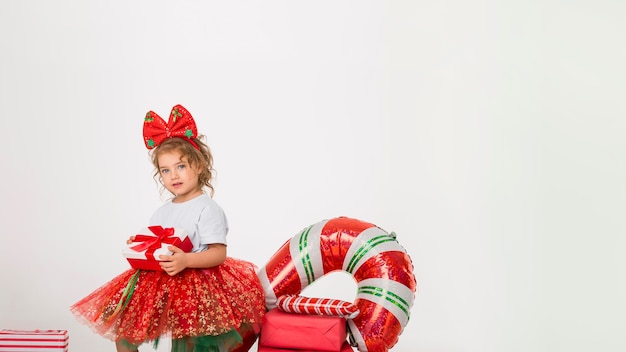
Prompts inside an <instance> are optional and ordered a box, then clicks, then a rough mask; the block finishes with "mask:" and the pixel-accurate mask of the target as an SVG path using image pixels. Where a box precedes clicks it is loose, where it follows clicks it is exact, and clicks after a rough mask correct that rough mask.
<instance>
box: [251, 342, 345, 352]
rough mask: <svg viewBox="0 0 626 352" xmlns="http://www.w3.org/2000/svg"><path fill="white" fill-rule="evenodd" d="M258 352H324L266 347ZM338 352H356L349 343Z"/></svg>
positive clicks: (262, 347)
mask: <svg viewBox="0 0 626 352" xmlns="http://www.w3.org/2000/svg"><path fill="white" fill-rule="evenodd" d="M257 351H258V352H323V351H320V350H302V349H297V350H295V349H284V348H274V347H266V346H259V349H258V350H257ZM338 352H354V349H353V348H352V347H351V346H350V344H349V343H348V341H346V342H344V343H343V346H341V350H339V351H338Z"/></svg>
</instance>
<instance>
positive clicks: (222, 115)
mask: <svg viewBox="0 0 626 352" xmlns="http://www.w3.org/2000/svg"><path fill="white" fill-rule="evenodd" d="M625 11H626V6H625V5H624V2H622V1H609V0H593V1H591V0H588V1H585V0H581V1H556V0H547V1H546V0H541V1H539V0H531V1H487V0H479V1H463V0H451V1H443V2H441V1H438V2H435V1H388V2H383V1H315V2H304V1H299V2H298V1H263V2H254V1H154V0H151V1H119V0H116V1H99V2H96V1H91V2H88V1H80V0H72V1H69V0H68V1H43V0H41V1H21V0H2V1H0V106H1V107H2V112H1V113H0V115H1V119H2V127H1V128H0V153H1V166H2V171H1V175H2V176H0V180H1V182H0V192H1V193H0V196H1V198H0V216H1V221H0V226H1V228H2V230H3V233H2V236H0V249H1V250H2V253H3V254H2V255H1V256H0V270H1V274H0V287H1V288H0V295H1V299H0V329H2V328H5V329H68V330H69V332H70V341H71V342H70V346H71V350H72V351H74V352H81V351H112V350H113V349H114V348H113V345H112V343H111V342H110V341H108V340H105V339H103V338H101V337H99V336H97V335H95V334H93V333H91V331H90V330H89V329H88V328H86V327H84V326H82V325H79V324H78V323H77V322H76V321H75V320H74V318H73V317H72V316H71V314H70V312H69V310H68V307H69V306H70V305H71V304H72V303H74V302H75V301H76V300H78V299H80V298H81V297H83V296H85V295H86V294H88V293H89V292H91V291H92V290H93V289H95V288H97V287H98V286H99V285H101V284H103V283H104V282H106V281H108V280H109V279H111V278H112V277H113V276H114V275H117V274H118V273H120V272H121V271H122V270H125V269H126V268H127V266H128V265H127V263H126V262H125V260H124V259H123V257H122V256H121V254H120V250H121V246H122V245H123V244H124V241H125V240H126V238H127V237H128V236H129V234H131V233H133V232H134V231H136V230H137V229H138V228H140V227H142V226H143V225H144V224H145V222H146V221H147V219H148V217H149V215H150V214H151V212H152V211H153V210H154V209H155V208H156V207H157V206H159V205H160V204H161V202H162V200H163V199H162V198H161V197H160V195H159V193H158V190H157V186H156V185H155V183H154V182H153V180H152V176H151V175H152V169H151V166H150V163H149V161H148V157H147V151H146V150H145V149H144V146H143V142H142V139H141V128H142V122H143V116H144V114H145V113H146V112H147V111H148V110H154V111H156V112H157V113H159V114H160V115H161V116H164V117H167V114H168V113H169V111H170V109H171V107H172V106H173V105H175V104H179V103H180V104H183V105H184V106H186V107H187V108H188V109H189V110H190V111H191V113H192V114H193V115H194V117H195V118H196V120H197V123H198V127H199V129H200V131H201V132H202V133H204V134H205V135H206V136H207V138H208V142H209V144H210V146H211V148H212V150H213V152H214V155H215V166H216V168H217V171H218V178H217V182H216V195H215V199H216V200H217V201H218V202H219V203H220V204H221V205H222V206H223V207H224V209H225V210H226V212H227V215H228V217H229V220H230V225H231V232H230V234H229V241H230V242H229V255H231V256H233V257H239V258H244V259H247V260H249V261H252V262H254V263H255V264H257V265H259V266H262V265H263V264H265V263H266V262H267V260H268V259H269V258H270V257H271V256H272V255H273V254H274V252H275V251H276V250H277V249H278V248H279V247H280V245H281V244H282V243H283V242H284V241H286V240H287V239H288V238H290V237H291V236H292V235H294V234H295V233H296V232H298V231H300V230H301V229H302V228H303V227H305V226H307V225H310V224H312V223H315V222H318V221H320V220H322V219H327V218H331V217H335V216H340V215H345V216H350V217H355V218H360V219H363V220H366V221H369V222H373V223H375V224H377V225H379V226H381V227H383V228H385V229H387V230H389V231H392V230H393V231H395V232H396V233H397V234H398V239H399V241H400V243H401V244H402V245H403V246H404V247H405V248H406V249H407V251H408V252H409V254H410V255H411V257H412V259H413V263H414V265H415V274H416V276H417V278H418V280H419V284H420V287H419V293H418V295H417V297H416V301H415V305H414V307H413V310H412V317H411V321H410V322H409V324H408V325H407V327H406V329H405V331H404V332H403V334H402V335H401V336H400V339H399V342H398V344H397V345H396V346H395V347H394V348H393V350H394V351H399V352H402V351H404V352H409V351H425V352H442V351H446V352H448V351H482V352H484V351H493V352H496V351H497V352H500V351H590V350H594V351H624V350H625V349H626V338H625V337H624V336H626V335H624V334H623V332H624V330H625V328H626V320H625V319H624V316H626V314H625V313H626V306H625V304H624V297H625V296H626V275H625V274H626V270H625V268H626V259H625V257H626V256H625V255H624V252H625V250H626V239H625V236H624V232H625V230H626V224H625V221H624V218H625V217H624V214H625V211H626V195H625V190H626V189H625V185H626V158H625V157H624V148H625V147H626V138H625V137H624V136H625V134H626V114H625V113H626V104H625V103H624V95H625V94H624V93H626V85H625V84H624V82H625V81H626V71H625V69H624V62H626V50H625V49H624V45H623V44H624V43H623V42H624V33H625V30H626V25H624V21H623V19H624V15H625ZM325 279H326V280H322V281H319V282H316V283H315V284H314V286H311V288H310V289H311V292H310V293H311V295H313V294H319V295H324V296H334V297H337V298H343V299H349V300H351V299H353V298H354V296H355V295H356V292H355V288H354V287H355V286H354V283H353V282H352V281H351V278H350V277H347V276H342V275H333V276H330V277H327V278H325ZM166 348H167V346H163V348H160V350H166ZM145 350H146V351H148V350H150V349H149V348H148V349H145Z"/></svg>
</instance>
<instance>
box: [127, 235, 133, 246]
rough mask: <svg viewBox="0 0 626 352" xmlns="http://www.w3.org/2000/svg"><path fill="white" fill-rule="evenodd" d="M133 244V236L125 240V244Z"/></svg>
mask: <svg viewBox="0 0 626 352" xmlns="http://www.w3.org/2000/svg"><path fill="white" fill-rule="evenodd" d="M133 242H135V236H130V237H128V239H127V240H126V244H131V243H133Z"/></svg>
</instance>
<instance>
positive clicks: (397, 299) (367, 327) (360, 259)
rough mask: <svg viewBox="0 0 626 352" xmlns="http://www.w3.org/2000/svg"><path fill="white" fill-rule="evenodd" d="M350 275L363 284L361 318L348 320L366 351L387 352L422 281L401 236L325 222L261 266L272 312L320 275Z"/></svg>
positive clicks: (342, 221) (359, 224) (356, 223)
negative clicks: (414, 272) (284, 297)
mask: <svg viewBox="0 0 626 352" xmlns="http://www.w3.org/2000/svg"><path fill="white" fill-rule="evenodd" d="M334 271H345V272H347V273H349V274H351V275H352V277H353V278H354V279H355V281H356V283H357V296H356V300H355V302H354V305H356V306H357V307H358V309H359V311H360V314H359V315H358V316H357V317H355V318H353V319H348V330H349V335H350V339H351V342H353V343H355V344H356V346H357V347H358V349H359V351H361V352H368V351H369V352H386V351H387V350H389V349H390V348H391V347H393V346H394V345H395V344H396V342H397V341H398V337H399V336H400V334H401V333H402V331H403V329H404V327H405V326H406V325H407V323H408V321H409V316H410V311H411V308H412V306H413V301H414V298H415V292H416V288H417V281H416V279H415V276H414V274H413V264H412V262H411V258H410V257H409V255H408V254H407V252H406V250H405V249H404V247H402V246H401V245H400V244H399V242H398V241H397V240H396V237H395V234H393V233H388V232H386V231H385V230H383V229H381V228H379V227H378V226H376V225H374V224H371V223H368V222H365V221H361V220H357V219H352V218H347V217H338V218H334V219H330V220H324V221H320V222H318V223H316V224H313V225H311V226H308V227H306V228H305V229H303V230H302V231H301V232H300V233H298V234H296V235H294V236H293V237H292V238H291V239H289V240H288V241H287V242H285V244H284V245H283V246H282V247H281V248H280V249H279V250H278V251H277V252H276V253H275V254H274V255H273V256H272V257H271V258H270V260H269V261H268V263H267V264H266V265H265V266H263V267H262V268H260V270H259V273H258V274H259V278H260V280H261V284H262V285H263V288H264V290H265V299H266V306H267V308H268V309H273V308H276V307H277V304H278V298H279V297H281V296H287V295H298V294H300V292H301V291H302V290H303V289H304V288H305V287H307V286H308V285H310V284H311V283H313V282H314V281H315V280H317V279H319V278H320V277H322V276H324V275H327V274H329V273H331V272H334Z"/></svg>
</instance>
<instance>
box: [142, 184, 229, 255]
mask: <svg viewBox="0 0 626 352" xmlns="http://www.w3.org/2000/svg"><path fill="white" fill-rule="evenodd" d="M154 225H160V226H161V227H163V228H168V227H174V228H177V229H184V230H185V231H186V232H187V234H188V236H189V239H190V240H191V243H193V249H192V252H199V251H203V250H205V249H207V247H208V245H209V244H211V243H223V244H226V234H227V233H228V221H227V219H226V214H224V210H223V209H222V207H220V206H219V204H217V202H215V201H214V200H213V198H211V197H210V196H209V195H207V194H202V195H200V196H198V197H196V198H193V199H191V200H188V201H186V202H183V203H173V202H172V201H171V200H170V201H168V202H167V203H165V204H163V205H162V206H161V207H159V208H158V209H157V210H156V211H155V212H154V214H152V217H151V218H150V225H149V226H154Z"/></svg>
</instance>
